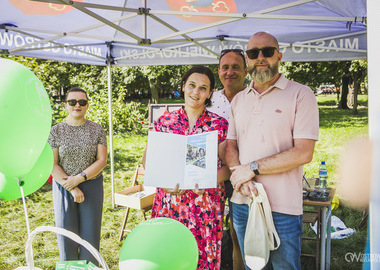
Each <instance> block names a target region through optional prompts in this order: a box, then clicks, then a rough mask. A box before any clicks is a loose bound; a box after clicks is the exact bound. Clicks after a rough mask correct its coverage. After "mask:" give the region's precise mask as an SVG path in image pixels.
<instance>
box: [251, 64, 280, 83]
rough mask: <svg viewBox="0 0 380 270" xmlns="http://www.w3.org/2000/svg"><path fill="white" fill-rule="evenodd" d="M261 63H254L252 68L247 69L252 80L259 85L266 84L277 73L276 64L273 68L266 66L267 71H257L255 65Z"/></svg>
mask: <svg viewBox="0 0 380 270" xmlns="http://www.w3.org/2000/svg"><path fill="white" fill-rule="evenodd" d="M258 64H261V63H256V64H255V65H254V66H253V67H248V72H249V74H250V75H251V77H252V80H254V81H255V82H259V83H266V82H268V81H270V80H271V79H272V78H273V77H274V75H276V74H277V73H278V62H277V63H275V64H273V66H270V65H269V64H267V65H268V69H266V70H263V69H259V70H257V65H258Z"/></svg>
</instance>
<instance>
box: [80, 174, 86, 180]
mask: <svg viewBox="0 0 380 270" xmlns="http://www.w3.org/2000/svg"><path fill="white" fill-rule="evenodd" d="M80 175H81V176H83V178H84V181H87V175H86V173H85V172H81V173H80Z"/></svg>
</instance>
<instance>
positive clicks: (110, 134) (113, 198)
mask: <svg viewBox="0 0 380 270" xmlns="http://www.w3.org/2000/svg"><path fill="white" fill-rule="evenodd" d="M107 71H108V122H109V139H110V143H109V148H110V159H111V197H112V208H114V207H115V188H114V177H113V176H114V160H113V124H112V81H111V45H108V60H107Z"/></svg>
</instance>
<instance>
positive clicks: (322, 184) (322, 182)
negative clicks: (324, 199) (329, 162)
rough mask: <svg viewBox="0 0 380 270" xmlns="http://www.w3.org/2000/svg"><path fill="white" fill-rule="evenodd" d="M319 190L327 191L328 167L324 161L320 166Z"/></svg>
mask: <svg viewBox="0 0 380 270" xmlns="http://www.w3.org/2000/svg"><path fill="white" fill-rule="evenodd" d="M319 190H320V191H321V192H326V191H327V167H326V163H325V162H324V161H322V162H321V164H320V165H319Z"/></svg>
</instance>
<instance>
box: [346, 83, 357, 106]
mask: <svg viewBox="0 0 380 270" xmlns="http://www.w3.org/2000/svg"><path fill="white" fill-rule="evenodd" d="M354 80H355V79H354ZM347 106H348V108H352V107H353V106H354V83H350V84H349V85H348V95H347Z"/></svg>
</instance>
